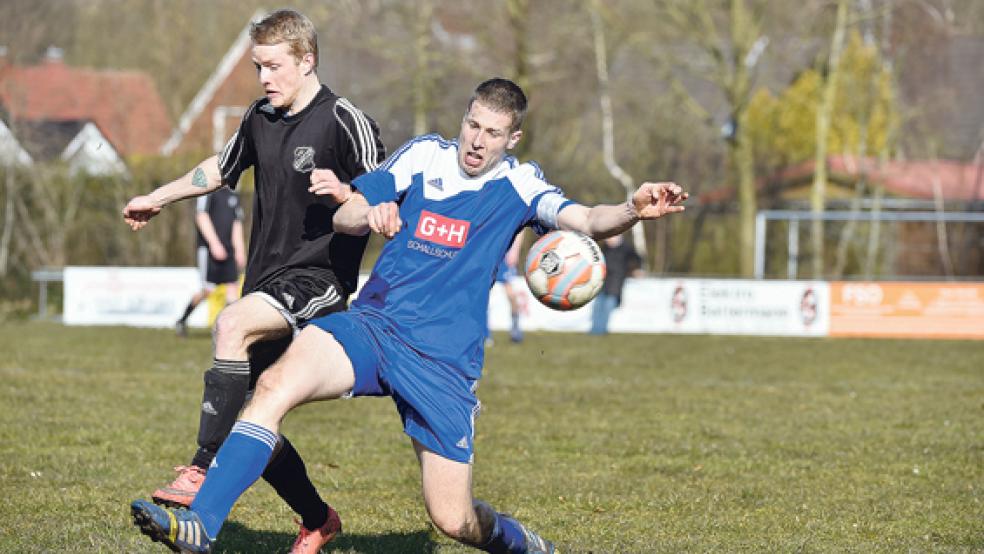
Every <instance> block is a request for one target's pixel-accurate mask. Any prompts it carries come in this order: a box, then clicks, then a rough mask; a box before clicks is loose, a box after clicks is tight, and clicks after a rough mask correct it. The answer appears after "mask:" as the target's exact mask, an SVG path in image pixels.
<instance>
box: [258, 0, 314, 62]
mask: <svg viewBox="0 0 984 554" xmlns="http://www.w3.org/2000/svg"><path fill="white" fill-rule="evenodd" d="M249 38H250V39H251V40H252V41H253V44H262V45H263V46H272V45H274V44H280V43H281V42H286V43H287V44H288V46H290V53H291V54H292V55H293V56H294V58H295V59H296V60H297V61H301V59H302V58H304V54H307V53H311V54H314V66H315V67H317V66H318V32H317V31H315V29H314V23H311V20H310V19H308V18H307V16H305V15H304V14H302V13H300V12H297V11H294V10H287V9H283V10H277V11H275V12H271V13H269V14H267V15H266V17H264V18H263V19H261V20H259V21H254V22H253V23H252V24H251V25H250V28H249Z"/></svg>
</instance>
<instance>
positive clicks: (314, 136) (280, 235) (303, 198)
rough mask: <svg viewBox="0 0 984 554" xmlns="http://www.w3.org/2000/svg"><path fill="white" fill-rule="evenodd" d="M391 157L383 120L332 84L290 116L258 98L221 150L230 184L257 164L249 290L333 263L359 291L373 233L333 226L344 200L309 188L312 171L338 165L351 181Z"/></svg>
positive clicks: (223, 169)
mask: <svg viewBox="0 0 984 554" xmlns="http://www.w3.org/2000/svg"><path fill="white" fill-rule="evenodd" d="M384 158H385V150H384V148H383V144H382V142H381V141H380V139H379V127H378V126H377V125H376V122H375V121H373V120H372V119H371V118H369V117H368V116H366V115H365V114H364V113H363V112H362V111H361V110H360V109H358V108H357V107H355V106H354V105H353V104H352V103H351V102H349V101H348V100H347V99H345V98H342V97H339V96H337V95H335V94H334V93H333V92H332V91H331V89H329V88H328V87H327V86H324V85H322V86H321V89H320V90H319V91H318V94H317V95H316V96H315V97H314V99H313V100H312V101H311V103H310V104H309V105H308V106H307V107H305V108H304V109H303V110H301V111H300V112H298V113H296V114H294V115H290V116H288V115H286V112H285V111H284V110H280V109H276V108H274V107H273V106H271V105H270V103H269V101H268V100H267V99H266V98H262V99H260V100H257V101H256V102H254V103H253V105H252V106H250V108H249V110H247V112H246V114H245V115H244V116H243V120H242V123H241V124H240V126H239V130H238V131H237V132H236V134H235V135H233V137H232V138H231V139H230V140H229V142H228V143H227V144H226V146H225V148H224V149H223V151H222V153H221V154H220V156H219V169H220V171H221V172H222V182H223V183H225V184H226V185H228V186H229V187H230V188H235V186H236V184H237V183H238V181H239V176H240V175H241V174H242V172H243V171H245V170H246V169H247V168H249V167H251V166H252V167H253V168H254V177H255V183H256V192H255V195H254V197H253V224H252V230H251V231H250V241H249V256H248V259H247V262H246V277H245V282H244V285H243V294H244V295H245V294H248V293H249V292H251V291H253V290H255V289H256V288H257V287H259V286H260V285H262V284H263V283H265V282H266V281H268V280H269V279H273V278H276V276H277V275H279V274H280V273H282V272H283V271H285V270H287V269H290V268H295V267H301V268H314V269H317V268H323V269H326V270H331V271H333V272H334V274H335V276H336V277H337V278H338V281H339V283H340V284H341V285H342V287H343V288H344V289H345V291H346V292H347V293H352V292H353V291H354V290H355V287H356V284H357V281H358V277H359V265H360V263H361V262H362V254H363V252H364V251H365V247H366V242H367V241H368V236H362V237H354V236H351V235H345V234H342V233H338V234H336V233H334V231H333V229H332V217H333V216H334V215H335V211H336V210H337V209H338V204H337V203H336V202H335V201H334V200H333V199H331V198H330V197H328V196H316V195H314V194H312V193H310V192H308V187H310V186H311V181H310V178H311V171H312V170H314V169H315V168H318V169H331V170H332V171H334V172H335V174H336V175H338V178H339V179H341V180H342V182H351V181H352V180H353V179H355V178H356V177H358V176H359V175H362V174H363V173H366V172H368V171H372V170H373V169H375V168H376V167H377V166H378V165H379V164H380V163H381V162H382V161H383V159H384Z"/></svg>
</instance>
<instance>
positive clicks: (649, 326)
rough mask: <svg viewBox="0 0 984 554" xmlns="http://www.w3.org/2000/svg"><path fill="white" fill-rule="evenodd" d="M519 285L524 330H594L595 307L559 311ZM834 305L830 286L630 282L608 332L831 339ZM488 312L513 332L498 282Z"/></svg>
mask: <svg viewBox="0 0 984 554" xmlns="http://www.w3.org/2000/svg"><path fill="white" fill-rule="evenodd" d="M513 286H514V287H516V288H517V289H518V290H521V291H522V292H523V298H524V302H523V304H524V305H525V311H523V312H521V313H523V316H522V317H521V319H520V324H521V326H522V327H523V328H524V329H527V330H548V331H573V332H587V330H588V328H589V327H590V324H591V311H592V309H593V306H592V305H591V304H588V305H587V306H585V307H583V308H581V309H579V310H575V311H572V312H559V311H555V310H551V309H549V308H546V307H545V306H543V305H541V304H540V303H539V302H537V301H536V299H534V298H533V296H532V295H531V294H530V292H529V289H528V288H527V287H526V284H525V282H524V281H523V280H522V278H518V279H517V280H516V281H514V283H513ZM829 306H830V292H829V286H828V284H827V283H825V282H815V281H756V280H739V279H652V278H644V279H628V280H627V281H626V282H625V288H624V290H623V293H622V305H621V306H620V307H619V308H618V309H616V310H615V311H614V312H613V313H612V316H611V319H610V320H609V326H608V328H609V331H611V332H613V333H693V334H705V333H706V334H729V335H790V336H826V335H827V334H828V332H829V328H830V313H829V309H828V307H829ZM489 312H490V324H491V326H492V328H493V329H496V330H504V329H508V328H509V304H508V302H507V301H506V295H505V292H504V291H503V290H502V286H501V285H499V284H496V286H495V287H494V289H493V290H492V298H491V302H490V306H489Z"/></svg>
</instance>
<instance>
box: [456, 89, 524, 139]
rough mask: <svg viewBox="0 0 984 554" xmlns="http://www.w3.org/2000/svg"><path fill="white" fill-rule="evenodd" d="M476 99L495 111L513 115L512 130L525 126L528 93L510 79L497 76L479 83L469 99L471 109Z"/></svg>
mask: <svg viewBox="0 0 984 554" xmlns="http://www.w3.org/2000/svg"><path fill="white" fill-rule="evenodd" d="M476 100H478V101H479V102H481V103H482V105H484V106H486V107H488V108H490V109H491V110H493V111H496V112H501V113H508V114H509V115H510V116H512V126H511V128H510V130H512V131H517V130H519V128H520V127H522V126H523V119H524V118H526V94H524V93H523V89H521V88H519V85H517V84H516V83H514V82H512V81H510V80H509V79H503V78H501V77H495V78H492V79H489V80H488V81H485V82H483V83H482V84H480V85H478V87H476V88H475V92H474V93H473V94H472V97H471V99H469V100H468V109H469V110H471V106H472V104H473V103H474V102H475V101H476Z"/></svg>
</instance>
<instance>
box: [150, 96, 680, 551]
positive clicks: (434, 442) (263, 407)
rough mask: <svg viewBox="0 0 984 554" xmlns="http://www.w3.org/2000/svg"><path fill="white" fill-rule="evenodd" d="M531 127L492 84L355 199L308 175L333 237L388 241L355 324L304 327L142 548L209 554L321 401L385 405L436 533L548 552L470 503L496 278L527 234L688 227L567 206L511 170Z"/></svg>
mask: <svg viewBox="0 0 984 554" xmlns="http://www.w3.org/2000/svg"><path fill="white" fill-rule="evenodd" d="M525 112H526V97H525V95H524V94H523V91H522V90H521V89H520V88H519V87H518V86H517V85H516V84H514V83H512V82H511V81H508V80H505V79H491V80H489V81H486V82H484V83H482V84H481V85H479V86H478V88H477V89H476V90H475V93H474V95H473V96H472V98H471V100H470V101H469V103H468V110H467V112H466V114H465V116H464V118H463V119H462V123H461V131H460V134H459V136H458V139H457V140H456V141H455V140H445V139H443V138H441V137H439V136H436V135H428V136H423V137H419V138H416V139H414V140H412V141H410V142H409V143H407V144H406V145H404V146H403V147H402V148H400V149H399V150H398V151H397V152H396V153H394V154H393V155H392V156H391V157H390V158H389V160H387V161H386V162H385V163H384V164H383V165H382V166H381V167H380V168H379V169H377V170H375V171H371V172H369V173H366V174H364V175H362V176H360V177H358V178H356V179H355V180H354V181H353V182H352V183H351V188H350V187H348V186H346V185H345V184H344V183H342V182H341V181H340V180H339V179H338V177H337V176H336V175H335V174H334V173H333V172H331V171H330V170H318V171H315V172H313V173H312V175H311V183H312V184H311V191H312V192H314V193H315V194H320V195H330V196H332V197H334V198H335V199H336V200H337V201H339V202H342V203H343V205H342V207H341V208H339V210H338V211H337V212H336V213H335V216H334V218H333V222H334V228H335V230H336V231H338V232H344V233H350V234H355V235H360V234H365V233H368V232H369V231H374V232H377V233H381V234H382V235H384V236H385V237H387V238H389V239H391V240H390V241H389V242H388V243H387V244H386V246H385V247H384V248H383V251H382V253H381V254H380V256H379V259H378V261H377V262H376V266H375V267H374V269H373V271H372V275H371V276H370V278H369V281H368V282H367V283H366V284H365V286H364V287H363V288H362V291H361V293H360V294H359V297H358V299H357V300H356V301H355V302H354V303H353V304H352V306H351V308H350V310H349V311H348V312H339V313H336V314H331V315H328V316H325V317H322V318H316V319H314V320H312V321H311V324H310V325H308V326H307V327H306V328H305V329H304V330H303V331H301V333H300V334H299V335H298V336H297V338H296V339H295V340H294V341H293V343H292V344H291V345H290V347H289V348H288V350H287V352H286V353H285V354H284V355H283V356H282V357H281V358H280V359H279V360H278V361H277V362H276V363H275V364H274V365H273V367H271V368H270V369H269V370H267V371H266V372H265V373H264V374H263V375H262V376H261V377H260V380H259V382H258V383H257V386H256V393H255V395H254V397H253V399H252V400H251V401H250V403H249V404H248V405H247V406H246V408H245V410H244V411H243V414H242V416H241V417H240V419H239V421H238V422H237V423H236V425H235V427H234V429H233V431H232V433H231V434H230V435H229V438H228V439H226V441H225V443H224V444H223V445H222V447H221V448H220V449H219V452H218V454H217V455H216V457H215V461H214V463H213V467H212V468H211V469H210V470H209V472H208V476H207V478H206V479H205V483H204V485H202V488H201V490H200V491H199V493H198V495H197V496H196V497H195V500H194V502H193V503H192V504H191V507H190V508H189V509H187V510H185V509H167V508H162V507H160V506H156V505H154V504H152V503H150V502H147V501H144V500H137V501H134V502H133V504H132V505H131V510H132V512H133V516H134V522H135V524H137V525H138V526H140V528H141V531H142V532H144V533H146V534H148V535H149V536H150V537H151V538H152V539H154V540H156V541H162V542H165V543H166V544H167V545H168V546H170V547H172V548H175V549H182V550H183V551H186V552H210V551H211V547H212V544H213V543H214V541H215V539H216V537H217V536H218V533H219V530H220V529H221V527H222V524H223V522H224V521H225V519H226V518H227V517H228V515H229V511H230V510H231V509H232V505H233V504H234V503H235V501H236V499H237V498H238V497H239V496H240V495H241V494H242V493H243V492H244V491H245V490H246V489H247V488H248V487H249V486H250V485H251V484H252V483H253V482H254V481H256V480H257V479H258V478H259V476H260V475H261V474H262V472H263V468H264V467H266V465H267V460H268V459H269V457H270V456H271V453H272V452H273V449H274V446H275V445H276V443H277V437H278V433H279V431H280V424H281V421H282V419H283V417H284V416H285V415H286V414H287V412H289V411H290V410H291V409H293V408H295V407H297V406H299V405H301V404H304V403H307V402H311V401H314V400H327V399H335V398H340V397H343V396H379V395H385V396H390V397H392V398H393V400H394V402H395V404H396V409H397V411H398V412H399V414H400V417H401V418H402V420H403V427H404V431H405V433H406V434H407V435H408V436H409V437H410V440H411V443H412V445H413V448H414V451H415V452H416V454H417V459H418V461H419V463H420V466H421V477H422V489H423V497H424V504H425V505H426V507H427V512H428V514H429V515H430V517H431V519H432V520H433V521H434V523H435V525H436V526H437V527H438V529H440V530H441V531H442V532H444V533H445V534H446V535H448V536H449V537H451V538H453V539H456V540H458V541H460V542H462V543H464V544H467V545H471V546H474V547H476V548H479V549H481V550H484V551H486V552H497V553H500V552H508V553H520V552H534V553H551V552H554V551H555V550H554V546H553V544H552V543H550V542H549V541H547V540H544V539H542V538H541V537H540V536H539V535H537V534H536V533H534V532H533V531H530V530H529V529H527V528H526V527H525V526H524V525H522V524H521V523H519V522H518V521H516V520H515V519H513V518H511V517H509V516H507V515H504V514H502V513H499V512H497V511H496V510H494V509H493V508H492V507H491V506H489V505H488V504H486V503H484V502H482V501H480V500H476V499H474V498H473V497H472V486H471V485H472V452H473V447H474V444H473V440H474V425H475V416H476V415H477V414H478V412H479V406H480V404H479V401H478V398H477V397H476V394H475V391H476V388H477V386H478V380H479V378H480V376H481V369H482V363H483V357H484V351H483V343H484V339H485V333H486V325H487V320H486V317H487V315H488V314H487V311H488V300H489V290H490V285H491V284H492V280H493V279H494V277H495V271H496V267H497V266H498V264H499V262H500V261H501V260H502V258H503V256H504V255H505V253H506V250H507V249H508V248H509V246H510V244H511V243H512V241H513V237H515V236H516V234H517V233H518V232H519V231H520V230H521V229H523V228H524V227H533V228H534V230H536V231H537V232H540V233H543V232H545V231H547V230H550V229H571V230H576V231H581V232H584V233H587V234H589V235H592V236H594V237H598V238H601V237H607V236H611V235H615V234H618V233H621V232H623V231H625V230H626V229H628V228H629V227H631V226H632V225H634V224H635V223H636V222H638V221H639V220H641V219H654V218H657V217H660V216H663V215H666V214H669V213H675V212H681V211H683V209H684V208H683V206H682V205H680V204H681V203H682V202H683V201H684V200H686V198H687V193H685V192H683V190H682V189H681V188H680V187H679V186H677V185H676V184H673V183H644V184H643V185H642V186H640V187H639V188H638V189H637V190H636V191H635V193H634V194H633V196H632V198H631V200H629V201H628V202H626V203H623V204H619V205H599V206H594V207H591V208H589V207H586V206H582V205H579V204H576V203H574V202H572V201H570V200H568V199H567V198H565V197H564V196H563V194H562V192H561V191H560V189H558V188H556V187H554V186H552V185H550V184H548V183H547V182H546V181H545V180H544V179H543V177H542V175H541V173H540V169H539V168H538V167H537V166H536V165H535V164H533V163H519V162H518V161H517V160H516V159H515V158H513V157H511V156H508V155H506V151H507V150H508V149H510V148H512V147H514V146H515V145H516V143H517V142H518V141H519V140H520V138H521V137H522V131H521V130H520V126H521V124H522V121H523V117H524V115H525Z"/></svg>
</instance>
